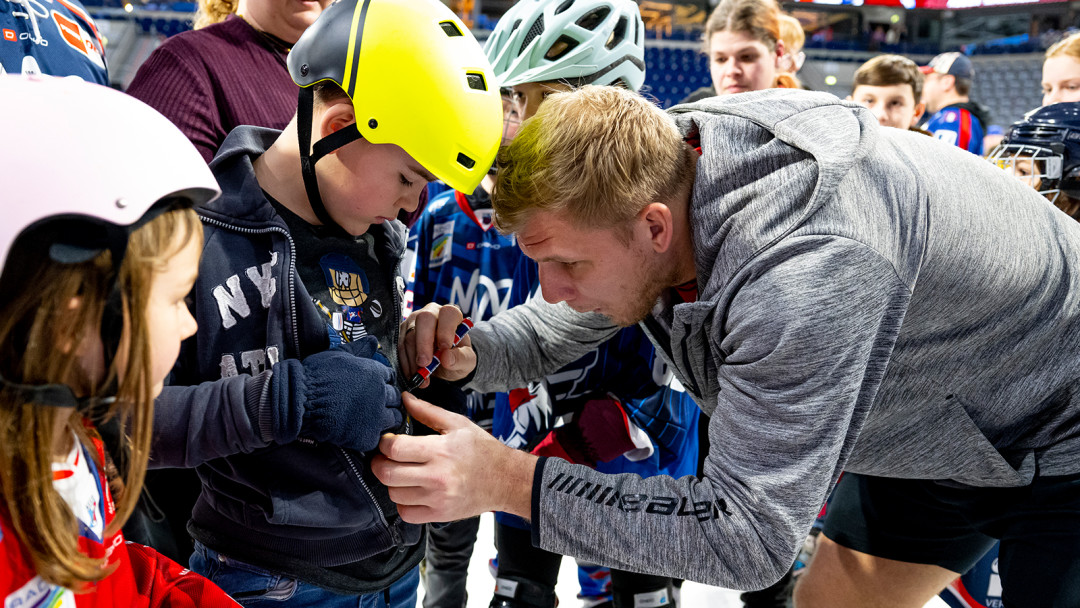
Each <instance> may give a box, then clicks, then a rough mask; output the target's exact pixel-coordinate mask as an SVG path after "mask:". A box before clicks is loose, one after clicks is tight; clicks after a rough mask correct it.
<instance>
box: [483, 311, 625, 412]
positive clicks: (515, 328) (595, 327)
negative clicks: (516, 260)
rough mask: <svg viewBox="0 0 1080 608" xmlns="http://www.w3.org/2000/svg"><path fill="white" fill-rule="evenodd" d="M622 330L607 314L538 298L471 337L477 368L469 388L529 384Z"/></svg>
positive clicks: (500, 316) (486, 390) (494, 388)
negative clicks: (583, 310) (576, 308)
mask: <svg viewBox="0 0 1080 608" xmlns="http://www.w3.org/2000/svg"><path fill="white" fill-rule="evenodd" d="M618 330H619V328H618V327H617V326H615V325H613V324H612V323H611V320H610V319H608V318H607V317H605V316H603V315H599V314H595V313H579V312H575V311H574V310H573V309H572V308H570V307H569V306H567V305H566V303H565V302H560V303H559V304H549V303H548V302H547V301H545V300H544V299H543V298H542V297H534V298H532V299H530V300H529V301H527V302H526V303H524V304H522V305H520V306H515V307H514V308H511V309H510V310H507V311H506V312H503V313H500V314H498V315H496V316H495V317H494V318H492V319H491V320H490V321H487V322H484V323H477V324H476V326H475V327H474V328H473V330H472V331H471V332H470V333H469V336H470V337H471V339H472V345H473V348H474V349H475V350H476V356H477V366H476V374H475V376H474V377H473V379H472V381H471V382H470V383H469V384H468V386H467V388H471V389H473V390H475V391H478V392H481V393H490V392H496V391H507V390H510V389H513V388H517V387H520V386H525V385H526V384H527V383H529V382H531V381H533V380H539V379H540V378H543V377H544V376H546V375H548V374H551V373H553V372H555V371H557V370H559V369H560V368H561V367H563V366H564V365H566V364H568V363H570V362H572V361H575V360H577V359H578V358H580V357H581V356H582V355H585V354H586V353H588V352H590V351H593V350H595V349H596V348H597V347H599V346H600V345H601V344H603V343H604V342H605V341H607V339H608V338H610V337H611V336H613V335H615V332H617V331H618Z"/></svg>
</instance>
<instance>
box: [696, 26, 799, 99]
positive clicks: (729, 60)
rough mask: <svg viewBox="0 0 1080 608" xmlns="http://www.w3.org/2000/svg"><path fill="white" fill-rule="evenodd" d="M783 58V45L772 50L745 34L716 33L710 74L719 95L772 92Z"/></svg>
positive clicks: (711, 55)
mask: <svg viewBox="0 0 1080 608" xmlns="http://www.w3.org/2000/svg"><path fill="white" fill-rule="evenodd" d="M783 56H784V43H783V42H777V43H776V49H774V50H773V49H770V48H769V47H768V46H766V45H765V44H764V43H763V42H761V41H760V40H757V39H756V38H754V37H753V36H751V35H750V34H748V33H746V32H732V31H727V30H725V31H720V32H714V33H713V35H712V36H711V37H710V38H709V71H710V72H711V73H712V82H713V88H715V89H716V94H717V95H730V94H732V93H743V92H746V91H761V90H763V89H769V88H772V86H773V82H774V81H775V80H776V72H777V66H779V65H780V58H781V57H783Z"/></svg>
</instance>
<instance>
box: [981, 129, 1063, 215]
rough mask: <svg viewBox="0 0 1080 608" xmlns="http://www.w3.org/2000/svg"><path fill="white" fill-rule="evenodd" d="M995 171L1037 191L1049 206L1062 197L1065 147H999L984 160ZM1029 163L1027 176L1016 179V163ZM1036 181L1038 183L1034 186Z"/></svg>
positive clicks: (1060, 145) (1059, 145) (1023, 145)
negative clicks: (1029, 168) (1048, 201)
mask: <svg viewBox="0 0 1080 608" xmlns="http://www.w3.org/2000/svg"><path fill="white" fill-rule="evenodd" d="M987 160H989V161H990V162H991V163H993V164H994V165H996V166H997V167H998V168H1000V169H1003V170H1005V171H1006V172H1007V173H1009V174H1011V175H1013V176H1015V177H1017V178H1018V179H1020V180H1021V181H1025V182H1027V183H1028V184H1029V185H1031V186H1032V187H1034V188H1035V189H1036V190H1038V191H1039V194H1042V195H1043V196H1045V197H1046V198H1047V199H1049V200H1050V202H1051V203H1053V202H1057V199H1058V197H1059V196H1061V175H1062V168H1063V167H1064V161H1065V146H1064V145H1063V144H1060V143H1057V144H1050V145H1049V146H1048V147H1046V146H1034V145H1030V144H1002V145H1000V146H998V147H997V149H995V150H994V152H993V153H992V154H991V155H990V157H989V158H988V159H987ZM1021 161H1028V162H1030V163H1031V173H1030V174H1029V175H1026V176H1024V175H1019V174H1018V173H1017V169H1018V167H1019V164H1018V163H1019V162H1021ZM1035 180H1038V181H1037V182H1036V181H1035Z"/></svg>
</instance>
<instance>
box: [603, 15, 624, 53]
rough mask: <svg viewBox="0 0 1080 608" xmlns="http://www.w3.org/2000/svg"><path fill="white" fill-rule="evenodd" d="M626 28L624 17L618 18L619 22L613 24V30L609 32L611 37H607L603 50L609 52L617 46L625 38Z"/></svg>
mask: <svg viewBox="0 0 1080 608" xmlns="http://www.w3.org/2000/svg"><path fill="white" fill-rule="evenodd" d="M626 26H627V21H626V17H619V22H618V23H616V24H615V29H613V30H611V36H609V37H608V41H607V44H605V45H604V48H606V49H607V50H609V51H610V50H611V49H613V48H615V47H617V46H619V44H621V43H622V41H623V40H624V39H625V38H626Z"/></svg>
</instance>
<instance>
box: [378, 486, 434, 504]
mask: <svg viewBox="0 0 1080 608" xmlns="http://www.w3.org/2000/svg"><path fill="white" fill-rule="evenodd" d="M388 490H389V493H390V500H392V501H394V504H396V505H398V506H399V507H400V506H401V505H413V506H416V505H424V506H431V500H432V498H433V493H432V491H431V488H426V487H423V486H401V487H390V488H388Z"/></svg>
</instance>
